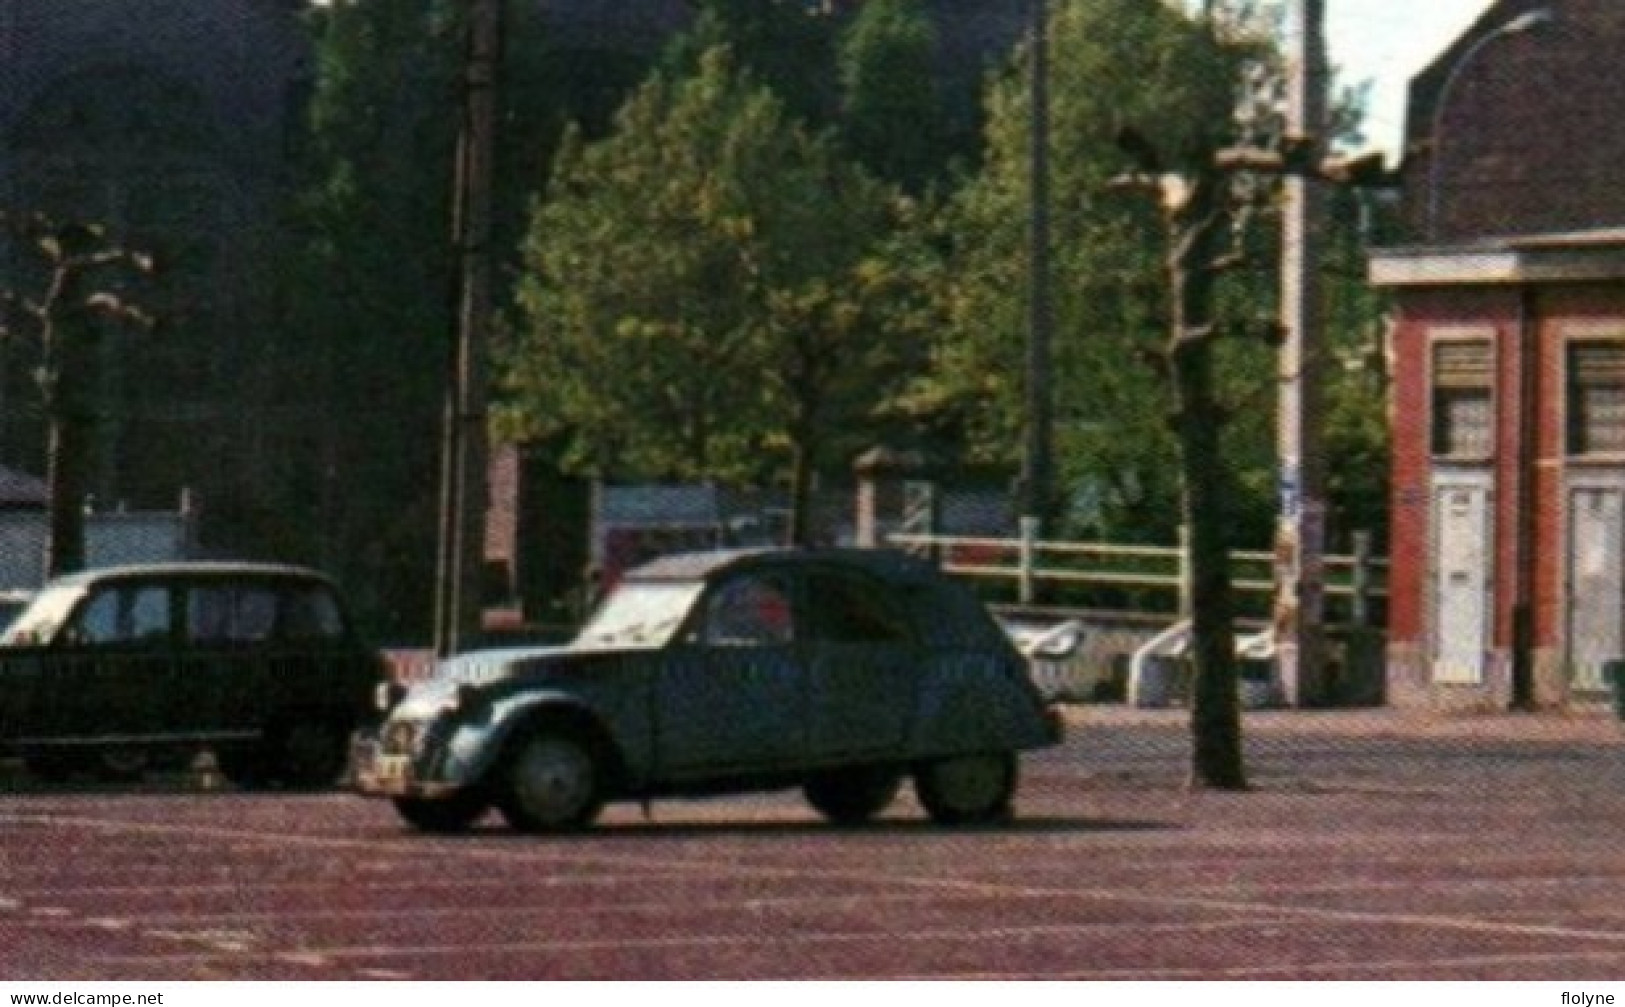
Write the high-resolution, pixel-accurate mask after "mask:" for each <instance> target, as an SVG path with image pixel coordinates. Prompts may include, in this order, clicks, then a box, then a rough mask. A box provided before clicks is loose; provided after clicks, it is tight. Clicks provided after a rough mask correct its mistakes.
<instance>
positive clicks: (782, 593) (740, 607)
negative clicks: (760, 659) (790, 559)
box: [700, 574, 793, 647]
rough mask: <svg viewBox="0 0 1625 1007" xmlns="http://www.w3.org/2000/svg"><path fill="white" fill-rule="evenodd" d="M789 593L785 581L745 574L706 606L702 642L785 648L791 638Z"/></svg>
mask: <svg viewBox="0 0 1625 1007" xmlns="http://www.w3.org/2000/svg"><path fill="white" fill-rule="evenodd" d="M792 635H793V634H792V631H791V626H790V591H789V587H788V585H786V583H785V582H784V580H783V578H781V577H776V576H772V575H767V576H763V575H748V574H747V575H745V576H742V577H738V578H735V579H734V580H731V581H729V582H727V583H726V584H723V585H722V586H721V587H720V588H718V589H717V591H716V592H715V593H713V594H712V595H711V597H710V599H709V600H707V602H706V604H705V622H704V626H703V627H702V629H701V634H700V638H701V642H702V643H705V644H707V645H709V646H713V647H774V646H783V645H784V644H787V643H789V642H790V640H791V638H792Z"/></svg>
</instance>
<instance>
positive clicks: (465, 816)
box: [392, 790, 491, 833]
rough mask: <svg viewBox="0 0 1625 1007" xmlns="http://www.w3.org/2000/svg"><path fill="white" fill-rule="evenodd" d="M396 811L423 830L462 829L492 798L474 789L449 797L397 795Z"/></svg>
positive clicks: (487, 806) (443, 830)
mask: <svg viewBox="0 0 1625 1007" xmlns="http://www.w3.org/2000/svg"><path fill="white" fill-rule="evenodd" d="M392 803H393V804H394V805H395V813H396V814H398V815H400V816H401V819H402V820H403V821H405V822H406V823H407V824H408V825H410V826H412V827H413V828H415V829H417V830H418V831H420V832H438V833H451V832H462V831H463V830H464V829H466V828H468V827H469V826H471V825H473V824H474V823H475V822H477V821H479V820H480V819H481V818H482V817H484V815H485V813H486V812H487V811H489V810H490V809H491V802H490V801H488V800H486V798H485V795H484V794H482V793H480V792H478V791H475V790H464V791H459V792H458V793H455V794H453V795H451V796H450V797H396V798H394V799H393V801H392Z"/></svg>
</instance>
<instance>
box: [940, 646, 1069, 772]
mask: <svg viewBox="0 0 1625 1007" xmlns="http://www.w3.org/2000/svg"><path fill="white" fill-rule="evenodd" d="M918 697H919V699H918V703H919V705H918V709H917V716H916V719H915V730H914V743H913V745H912V748H913V750H914V754H915V755H916V756H934V755H951V754H954V753H961V752H992V751H1010V750H1014V749H1026V748H1041V747H1043V746H1045V745H1050V744H1053V743H1054V742H1055V740H1056V739H1055V737H1054V731H1053V728H1052V726H1051V724H1050V719H1049V717H1048V714H1047V712H1046V711H1045V709H1044V704H1043V700H1042V699H1041V698H1040V697H1039V695H1038V692H1037V690H1036V689H1035V688H1034V687H1033V685H1032V683H1031V682H1030V681H1029V680H1028V678H1027V676H1026V669H1025V667H1024V666H1023V664H1022V662H1021V661H1020V660H1019V659H1012V658H1010V657H1008V656H1006V655H1003V654H999V653H958V654H947V655H939V656H937V657H936V658H934V659H933V660H932V661H931V662H929V667H928V670H927V671H926V673H925V674H924V676H923V677H922V679H921V682H920V688H919V692H918Z"/></svg>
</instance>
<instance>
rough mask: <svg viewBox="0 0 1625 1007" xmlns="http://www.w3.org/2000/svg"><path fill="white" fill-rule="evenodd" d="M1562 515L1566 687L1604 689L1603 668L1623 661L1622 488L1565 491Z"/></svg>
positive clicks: (1624, 493) (1624, 502) (1624, 499)
mask: <svg viewBox="0 0 1625 1007" xmlns="http://www.w3.org/2000/svg"><path fill="white" fill-rule="evenodd" d="M1568 510H1569V555H1568V565H1567V568H1568V572H1569V577H1568V591H1569V604H1568V612H1569V625H1568V654H1569V675H1570V684H1571V686H1572V687H1573V688H1574V689H1576V690H1578V691H1587V690H1596V689H1604V688H1607V682H1606V681H1604V679H1603V663H1604V662H1605V661H1612V660H1618V659H1620V658H1625V576H1622V574H1621V567H1622V565H1625V563H1622V547H1621V542H1622V539H1625V535H1622V532H1625V489H1622V487H1620V486H1606V485H1592V486H1574V487H1571V488H1570V490H1569V508H1568Z"/></svg>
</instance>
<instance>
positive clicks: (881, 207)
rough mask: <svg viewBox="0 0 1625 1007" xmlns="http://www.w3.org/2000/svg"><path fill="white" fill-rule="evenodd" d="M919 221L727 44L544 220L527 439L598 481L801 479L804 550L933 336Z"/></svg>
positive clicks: (531, 253)
mask: <svg viewBox="0 0 1625 1007" xmlns="http://www.w3.org/2000/svg"><path fill="white" fill-rule="evenodd" d="M904 207H905V204H903V203H902V202H901V201H900V199H899V198H898V197H897V195H896V193H895V192H894V191H893V190H891V189H889V188H888V187H886V186H884V185H882V184H880V183H878V182H876V181H875V180H873V179H872V178H870V177H869V176H867V175H866V174H864V173H863V172H862V171H860V170H858V169H857V168H855V167H854V166H853V165H852V164H850V163H849V162H848V161H846V160H845V159H843V158H842V157H841V156H840V154H839V153H838V152H837V151H836V149H835V147H834V145H833V143H832V142H831V141H830V140H829V138H828V137H827V136H825V135H820V134H813V133H810V132H809V131H808V130H807V129H806V128H805V127H803V126H802V125H800V124H798V122H797V121H796V120H795V119H794V118H793V117H792V116H791V115H790V114H789V113H788V111H787V109H786V107H785V105H784V103H783V102H782V101H781V100H780V99H779V98H778V97H777V96H776V95H775V93H774V92H772V91H771V90H769V89H767V88H765V87H762V86H760V85H758V84H756V83H755V82H754V78H753V76H752V75H750V74H748V73H742V72H738V71H736V70H735V68H734V66H733V65H732V61H731V58H730V57H729V55H728V52H727V50H725V49H720V48H719V49H714V50H712V51H710V52H708V53H706V54H704V55H703V56H702V57H701V58H700V60H699V63H698V65H697V70H696V73H695V74H693V75H692V76H686V77H682V78H679V79H668V78H667V77H666V76H664V75H660V76H657V77H656V78H655V79H653V80H651V81H650V82H649V83H648V84H646V85H645V86H644V87H643V88H642V89H641V90H640V91H639V92H638V93H637V95H636V96H635V97H634V98H633V99H632V101H630V102H629V103H628V104H627V106H626V107H625V108H624V109H623V110H622V112H621V114H620V117H619V120H618V122H617V126H616V129H615V131H614V133H613V134H612V135H611V136H610V137H608V138H606V139H605V140H604V141H602V142H599V143H596V144H590V145H589V144H585V143H583V142H581V140H580V138H579V137H577V138H576V139H575V140H573V141H572V142H570V143H567V144H566V146H565V149H564V150H563V152H562V153H561V156H560V159H559V162H558V164H557V166H556V169H555V174H554V179H553V182H552V185H551V187H550V190H549V198H548V200H547V201H546V202H545V203H543V204H542V205H540V206H539V207H538V208H537V210H536V214H535V219H534V223H533V226H532V229H531V232H530V237H529V240H528V242H527V245H526V272H525V275H524V277H523V279H522V281H521V284H520V288H519V304H520V312H521V321H520V326H519V332H518V333H517V338H516V343H515V347H514V353H513V354H512V357H511V359H510V361H509V365H508V367H507V381H506V384H507V388H508V392H509V402H510V405H509V408H508V410H507V414H506V415H507V419H508V423H509V429H510V430H511V431H514V432H517V433H520V434H522V435H525V436H527V437H545V436H549V435H552V434H556V433H558V432H560V431H568V432H569V434H570V436H571V438H572V440H573V444H574V447H573V450H572V452H571V459H570V460H571V461H572V463H573V464H574V466H575V467H577V468H578V469H581V470H584V471H589V472H593V473H597V474H603V475H614V476H637V477H643V478H669V479H685V480H696V479H714V480H719V481H723V482H732V483H740V484H755V485H760V484H764V483H767V482H772V481H782V482H785V483H787V484H788V485H789V486H790V487H791V489H792V491H793V496H794V498H795V504H796V505H795V506H794V507H793V517H792V535H793V536H795V537H796V538H797V539H804V538H805V536H806V535H807V534H808V525H807V521H806V508H805V506H804V502H805V495H806V489H807V487H808V485H809V483H810V480H811V476H812V473H814V472H815V471H817V470H818V469H820V468H821V467H823V466H825V465H827V464H829V463H831V462H832V461H834V460H836V459H837V458H838V457H839V456H840V454H841V452H842V450H843V449H844V448H845V447H846V446H849V445H850V444H852V443H854V442H855V439H856V438H857V437H860V436H861V435H862V431H863V430H864V429H866V428H867V427H869V426H870V425H871V420H872V418H873V415H874V413H875V411H876V409H877V407H878V406H879V405H880V404H881V403H882V402H883V401H884V399H885V396H886V390H887V388H888V387H889V386H890V385H892V384H894V383H895V382H896V381H897V380H898V379H899V377H900V376H901V375H902V374H903V373H905V371H904V368H903V366H902V363H901V360H902V357H903V356H904V354H903V353H902V352H901V351H899V350H898V347H899V346H905V345H907V344H908V342H909V339H908V338H907V337H908V336H909V334H910V332H909V327H910V326H918V325H921V324H923V323H922V321H921V318H922V316H921V315H919V314H918V311H919V303H918V301H919V299H918V298H917V297H915V296H913V291H915V290H917V286H918V284H917V276H916V273H915V271H914V269H913V266H912V265H911V264H910V263H909V261H908V260H907V259H906V258H904V257H901V256H900V255H898V254H897V253H896V250H895V247H894V245H893V243H895V242H897V241H899V240H900V239H899V238H898V237H897V235H898V234H899V233H900V228H899V219H898V218H899V214H901V213H902V212H903V210H904Z"/></svg>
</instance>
